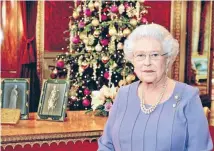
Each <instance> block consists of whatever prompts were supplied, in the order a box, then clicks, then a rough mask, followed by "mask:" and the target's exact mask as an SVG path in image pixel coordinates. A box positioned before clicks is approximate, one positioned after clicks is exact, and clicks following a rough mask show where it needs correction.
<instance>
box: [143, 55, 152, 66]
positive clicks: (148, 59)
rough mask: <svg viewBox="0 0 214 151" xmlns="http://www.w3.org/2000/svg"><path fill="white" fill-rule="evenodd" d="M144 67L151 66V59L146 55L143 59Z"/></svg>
mask: <svg viewBox="0 0 214 151" xmlns="http://www.w3.org/2000/svg"><path fill="white" fill-rule="evenodd" d="M144 65H145V66H149V65H151V59H150V56H149V55H147V56H146V58H145V59H144Z"/></svg>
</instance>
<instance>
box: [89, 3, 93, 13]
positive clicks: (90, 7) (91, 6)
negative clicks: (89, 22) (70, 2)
mask: <svg viewBox="0 0 214 151" xmlns="http://www.w3.org/2000/svg"><path fill="white" fill-rule="evenodd" d="M88 8H89V9H90V10H91V11H93V10H94V3H93V2H90V3H89V4H88Z"/></svg>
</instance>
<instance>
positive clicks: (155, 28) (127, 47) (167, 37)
mask: <svg viewBox="0 0 214 151" xmlns="http://www.w3.org/2000/svg"><path fill="white" fill-rule="evenodd" d="M143 37H152V38H155V39H157V40H159V41H160V42H161V43H162V48H163V51H164V52H165V53H167V55H168V57H169V58H170V60H169V61H170V64H171V65H172V64H173V62H174V61H175V58H176V56H177V55H178V52H179V44H178V41H177V40H176V39H174V38H173V37H172V35H171V33H170V32H169V31H168V30H167V29H166V28H164V27H163V26H161V25H158V24H154V23H152V24H146V25H140V26H138V27H137V28H136V29H134V30H133V31H132V33H131V34H130V35H129V36H128V38H127V39H126V40H125V43H124V54H125V58H126V59H127V60H128V61H131V62H132V60H133V48H134V44H135V42H136V40H139V39H142V38H143Z"/></svg>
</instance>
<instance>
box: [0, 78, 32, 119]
mask: <svg viewBox="0 0 214 151" xmlns="http://www.w3.org/2000/svg"><path fill="white" fill-rule="evenodd" d="M29 94H30V79H27V78H5V79H1V93H0V95H1V108H10V109H20V110H21V119H28V118H29V99H30V98H29Z"/></svg>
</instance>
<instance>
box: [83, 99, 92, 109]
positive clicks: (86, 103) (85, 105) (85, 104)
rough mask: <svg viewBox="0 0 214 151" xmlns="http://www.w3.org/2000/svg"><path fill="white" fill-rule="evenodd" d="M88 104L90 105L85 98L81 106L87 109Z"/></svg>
mask: <svg viewBox="0 0 214 151" xmlns="http://www.w3.org/2000/svg"><path fill="white" fill-rule="evenodd" d="M90 104H91V103H90V101H89V100H88V99H87V98H85V99H83V101H82V105H83V106H84V107H88V106H89V105H90Z"/></svg>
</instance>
